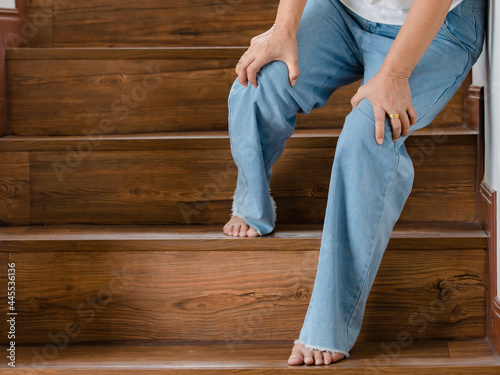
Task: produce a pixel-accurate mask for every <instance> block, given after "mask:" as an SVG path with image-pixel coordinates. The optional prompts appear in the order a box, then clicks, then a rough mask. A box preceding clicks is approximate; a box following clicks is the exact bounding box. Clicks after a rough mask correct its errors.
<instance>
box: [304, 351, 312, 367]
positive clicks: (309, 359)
mask: <svg viewBox="0 0 500 375" xmlns="http://www.w3.org/2000/svg"><path fill="white" fill-rule="evenodd" d="M304 363H305V364H306V365H313V364H314V354H313V352H312V350H306V351H304Z"/></svg>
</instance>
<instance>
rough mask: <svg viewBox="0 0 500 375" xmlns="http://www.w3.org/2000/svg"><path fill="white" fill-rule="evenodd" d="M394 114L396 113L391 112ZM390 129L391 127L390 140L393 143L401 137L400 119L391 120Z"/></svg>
mask: <svg viewBox="0 0 500 375" xmlns="http://www.w3.org/2000/svg"><path fill="white" fill-rule="evenodd" d="M391 113H396V112H391ZM390 121H391V127H392V140H393V141H394V142H395V141H397V140H398V139H399V137H400V136H401V119H400V118H391V119H390Z"/></svg>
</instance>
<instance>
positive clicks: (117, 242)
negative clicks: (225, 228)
mask: <svg viewBox="0 0 500 375" xmlns="http://www.w3.org/2000/svg"><path fill="white" fill-rule="evenodd" d="M221 229H222V228H221V226H220V225H135V226H134V225H57V226H54V225H51V226H29V227H3V228H0V251H2V252H26V251H27V252H44V251H77V252H108V251H144V250H147V251H195V250H196V251H212V250H213V249H214V247H215V248H217V249H218V250H219V251H266V252H267V251H270V252H272V251H280V250H282V249H287V250H289V251H307V250H311V249H319V247H320V241H321V232H322V224H281V223H278V226H277V228H276V230H275V231H274V232H273V233H271V234H269V235H267V236H264V237H262V238H244V239H242V238H233V237H228V236H225V235H223V233H222V230H221ZM486 241H487V236H486V233H485V232H484V231H483V230H482V229H481V228H480V227H479V226H478V224H477V223H474V222H471V223H466V222H458V223H455V222H436V223H433V222H416V223H404V222H398V223H397V224H396V226H395V228H394V230H393V232H392V235H391V240H390V241H389V244H388V249H391V250H393V249H398V250H420V249H428V250H453V251H455V250H468V249H481V248H486V246H487V243H486Z"/></svg>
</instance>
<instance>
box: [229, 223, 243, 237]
mask: <svg viewBox="0 0 500 375" xmlns="http://www.w3.org/2000/svg"><path fill="white" fill-rule="evenodd" d="M240 230H241V224H235V225H234V226H233V230H232V231H231V235H232V236H233V237H239V236H240Z"/></svg>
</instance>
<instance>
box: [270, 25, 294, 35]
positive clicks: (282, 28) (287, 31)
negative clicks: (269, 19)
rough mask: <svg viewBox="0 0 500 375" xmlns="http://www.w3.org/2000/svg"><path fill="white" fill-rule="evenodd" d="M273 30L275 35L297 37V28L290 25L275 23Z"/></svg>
mask: <svg viewBox="0 0 500 375" xmlns="http://www.w3.org/2000/svg"><path fill="white" fill-rule="evenodd" d="M271 30H272V31H273V34H280V35H284V36H287V37H292V38H296V37H297V28H296V27H294V26H292V25H289V24H282V23H275V24H274V25H273V26H272V27H271Z"/></svg>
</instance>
